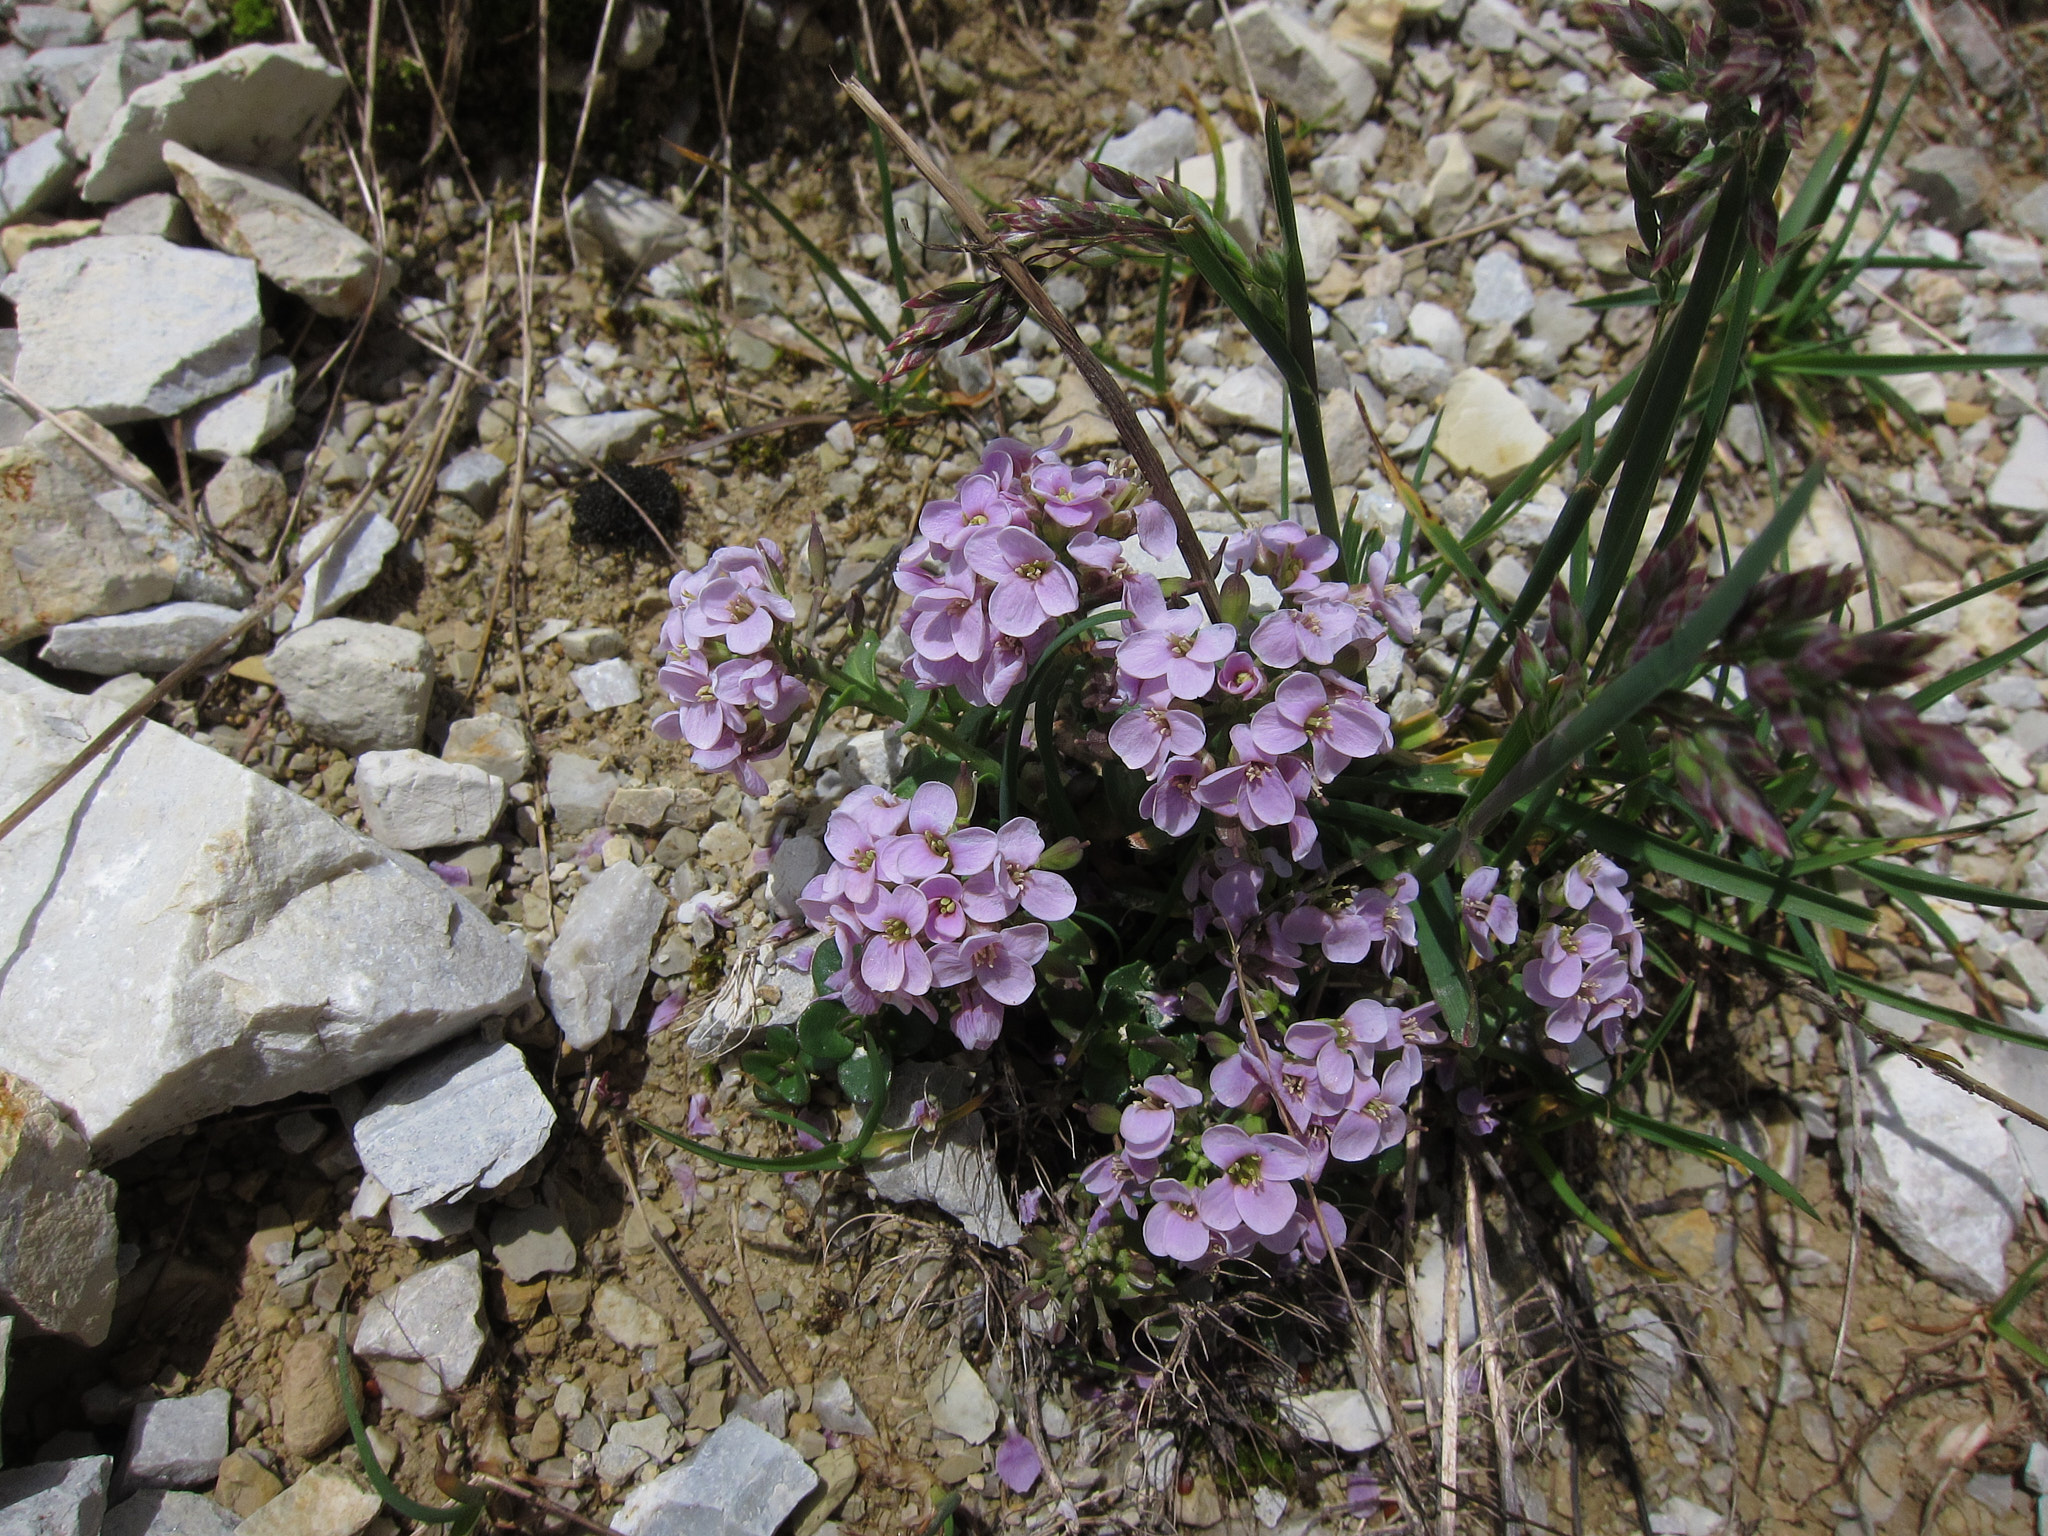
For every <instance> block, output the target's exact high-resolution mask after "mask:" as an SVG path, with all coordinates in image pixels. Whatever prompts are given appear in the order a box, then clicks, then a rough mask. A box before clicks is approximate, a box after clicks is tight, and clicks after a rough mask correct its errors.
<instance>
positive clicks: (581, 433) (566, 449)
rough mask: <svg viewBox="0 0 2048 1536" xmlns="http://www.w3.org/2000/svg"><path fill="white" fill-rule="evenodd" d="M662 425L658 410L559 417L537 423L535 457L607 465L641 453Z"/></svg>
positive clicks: (604, 412) (605, 412)
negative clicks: (642, 446)
mask: <svg viewBox="0 0 2048 1536" xmlns="http://www.w3.org/2000/svg"><path fill="white" fill-rule="evenodd" d="M660 422H661V412H659V411H603V412H599V413H598V414H596V415H592V416H557V417H556V418H555V419H554V420H553V421H538V422H535V423H534V438H533V447H534V453H535V456H536V458H539V459H542V460H560V461H566V462H569V463H576V464H581V463H584V462H590V463H599V464H601V463H604V462H605V461H606V460H609V459H619V458H625V457H626V456H627V455H629V454H633V453H636V452H638V451H639V448H640V445H641V444H642V443H644V442H645V441H646V440H647V434H648V433H650V432H652V431H653V430H654V429H655V427H656V426H658V425H659V424H660Z"/></svg>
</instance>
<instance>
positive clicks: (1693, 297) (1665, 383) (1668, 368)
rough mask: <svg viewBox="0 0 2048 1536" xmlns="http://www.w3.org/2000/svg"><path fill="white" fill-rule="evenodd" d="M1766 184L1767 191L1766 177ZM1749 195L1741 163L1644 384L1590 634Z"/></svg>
mask: <svg viewBox="0 0 2048 1536" xmlns="http://www.w3.org/2000/svg"><path fill="white" fill-rule="evenodd" d="M1765 190H1766V192H1768V190H1769V184H1768V183H1766V184H1765ZM1749 198H1750V172H1749V169H1748V167H1747V166H1746V165H1744V164H1742V163H1740V162H1738V163H1737V165H1736V167H1735V169H1734V170H1732V171H1731V172H1730V173H1729V175H1728V180H1727V182H1726V184H1725V185H1724V186H1723V187H1722V188H1721V191H1720V194H1719V197H1718V200H1717V205H1716V207H1715V210H1714V221H1713V223H1712V225H1711V226H1709V228H1708V230H1707V237H1706V240H1705V241H1704V242H1703V244H1702V245H1701V247H1700V254H1699V260H1698V263H1697V265H1696V266H1695V267H1694V268H1693V277H1692V289H1691V291H1690V292H1688V293H1687V294H1686V296H1685V302H1684V303H1683V304H1682V305H1680V306H1679V309H1678V313H1677V316H1676V318H1675V319H1674V320H1673V322H1672V325H1671V335H1670V345H1669V346H1668V347H1667V348H1666V350H1665V354H1664V363H1663V365H1662V366H1661V367H1660V368H1659V369H1658V370H1657V371H1656V372H1655V373H1653V374H1651V375H1650V376H1649V379H1648V382H1647V383H1646V385H1645V386H1644V388H1643V391H1642V392H1643V395H1644V406H1643V413H1642V418H1641V422H1640V425H1639V426H1638V428H1637V430H1636V432H1635V434H1634V438H1633V441H1632V442H1631V443H1630V444H1629V449H1628V457H1627V458H1626V459H1625V460H1624V461H1623V463H1622V466H1621V473H1620V475H1618V476H1617V477H1616V478H1615V482H1614V495H1613V496H1612V497H1611V498H1610V499H1609V501H1608V505H1607V523H1606V526H1605V527H1604V528H1603V529H1602V530H1601V533H1600V543H1599V546H1598V548H1597V549H1596V550H1595V552H1594V555H1593V574H1592V579H1591V581H1590V583H1589V584H1588V587H1587V592H1586V601H1585V603H1584V604H1583V606H1582V612H1583V614H1584V618H1585V624H1586V633H1587V635H1588V636H1589V637H1590V636H1594V635H1598V634H1599V633H1600V631H1601V630H1602V629H1603V628H1604V627H1605V626H1606V623H1607V615H1608V614H1609V613H1611V612H1612V611H1613V609H1614V604H1615V601H1616V600H1617V599H1618V598H1619V597H1620V596H1621V591H1622V588H1623V587H1624V586H1626V585H1627V583H1628V578H1629V568H1630V566H1631V564H1632V563H1633V562H1634V559H1635V553H1636V549H1637V546H1638V545H1639V544H1640V543H1641V542H1642V536H1643V525H1644V524H1645V522H1646V521H1647V520H1648V518H1649V514H1650V502H1651V499H1652V498H1653V497H1654V496H1655V495H1656V491H1657V482H1658V480H1659V479H1661V478H1662V476H1663V473H1664V464H1665V460H1666V459H1667V458H1668V457H1669V455H1670V452H1671V439H1672V435H1673V434H1674V433H1675V432H1676V431H1677V430H1678V418H1679V413H1680V410H1681V409H1682V407H1683V406H1684V403H1685V397H1686V395H1687V393H1688V392H1689V390H1690V388H1691V384H1692V375H1693V369H1694V367H1695V365H1696V364H1697V363H1698V360H1699V356H1700V350H1701V348H1702V347H1703V346H1704V345H1705V342H1706V339H1707V328H1708V326H1709V325H1710V324H1711V323H1712V321H1713V318H1714V312H1715V310H1717V309H1718V308H1719V307H1720V303H1721V290H1722V288H1723V287H1724V286H1725V285H1726V284H1727V281H1728V278H1729V276H1730V275H1731V274H1732V272H1733V271H1734V268H1735V264H1736V261H1737V259H1738V257H1739V255H1740V253H1741V250H1742V247H1743V238H1744V229H1745V227H1746V225H1745V221H1746V220H1747V218H1748V209H1749Z"/></svg>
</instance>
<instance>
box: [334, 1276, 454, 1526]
mask: <svg viewBox="0 0 2048 1536" xmlns="http://www.w3.org/2000/svg"><path fill="white" fill-rule="evenodd" d="M346 1324H347V1319H346V1317H344V1318H343V1327H342V1328H341V1330H340V1331H339V1332H338V1333H336V1334H335V1336H334V1371H335V1376H336V1378H337V1381H336V1385H337V1386H338V1388H339V1390H340V1392H341V1408H342V1412H343V1413H344V1414H346V1415H347V1417H348V1429H349V1435H350V1438H352V1439H353V1440H354V1441H355V1447H356V1459H357V1460H358V1461H360V1462H361V1463H362V1465H363V1475H364V1476H365V1477H367V1478H368V1479H369V1480H370V1486H371V1488H373V1489H375V1490H376V1494H377V1497H378V1498H380V1499H382V1500H383V1501H384V1502H385V1503H386V1504H387V1505H389V1506H390V1508H391V1509H392V1510H393V1511H394V1512H395V1513H397V1514H399V1515H401V1516H403V1517H404V1518H405V1519H407V1520H417V1521H418V1522H419V1523H420V1524H421V1525H446V1526H451V1527H453V1532H452V1536H468V1532H469V1531H471V1530H473V1529H474V1528H475V1526H476V1522H477V1517H478V1516H480V1515H481V1514H482V1513H483V1509H484V1499H483V1495H482V1494H481V1493H478V1494H477V1495H476V1497H475V1498H474V1499H471V1500H463V1501H462V1502H459V1503H456V1504H452V1505H443V1506H441V1507H440V1508H436V1507H435V1506H433V1505H431V1504H422V1503H420V1501H419V1500H417V1499H414V1498H409V1497H407V1496H406V1495H405V1494H404V1493H402V1492H400V1491H399V1487H398V1485H397V1484H396V1483H394V1482H392V1481H391V1477H390V1474H389V1473H387V1472H386V1471H385V1470H384V1463H383V1462H381V1461H379V1460H378V1459H377V1451H376V1448H375V1447H374V1446H372V1445H371V1444H370V1436H369V1434H368V1432H367V1431H366V1430H365V1429H364V1427H363V1405H362V1402H361V1399H360V1397H359V1395H358V1393H357V1391H356V1377H355V1372H354V1371H353V1370H352V1369H351V1368H350V1366H349V1359H348V1328H347V1326H346ZM471 1491H473V1490H471Z"/></svg>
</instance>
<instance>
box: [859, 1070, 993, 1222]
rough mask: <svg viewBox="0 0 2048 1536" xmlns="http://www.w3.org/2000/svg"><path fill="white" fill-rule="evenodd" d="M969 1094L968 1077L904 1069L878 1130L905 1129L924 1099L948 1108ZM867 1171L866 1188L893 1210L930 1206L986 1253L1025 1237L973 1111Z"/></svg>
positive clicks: (893, 1086)
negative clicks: (974, 1239) (975, 1240)
mask: <svg viewBox="0 0 2048 1536" xmlns="http://www.w3.org/2000/svg"><path fill="white" fill-rule="evenodd" d="M970 1092H971V1088H970V1085H969V1081H968V1078H967V1074H966V1073H964V1072H962V1071H961V1070H960V1069H959V1068H958V1067H951V1066H944V1065H938V1064H928V1063H927V1064H919V1065H915V1066H905V1067H903V1068H902V1069H901V1070H900V1071H898V1072H897V1074H896V1076H895V1078H894V1079H893V1081H892V1082H891V1083H890V1085H889V1103H888V1106H887V1107H886V1108H885V1109H884V1110H883V1112H882V1124H883V1126H884V1127H886V1128H888V1129H891V1130H901V1129H904V1128H906V1127H907V1126H909V1125H910V1123H911V1116H912V1115H913V1114H914V1113H916V1111H917V1107H918V1105H919V1104H920V1103H921V1102H922V1101H923V1100H925V1099H927V1098H931V1099H935V1100H936V1101H937V1102H938V1103H940V1104H942V1105H945V1106H946V1107H948V1108H952V1107H955V1106H957V1105H960V1104H963V1103H965V1102H966V1100H967V1099H968V1097H969V1095H970ZM866 1166H867V1174H868V1182H869V1184H870V1185H872V1186H873V1188H874V1191H875V1193H876V1194H877V1195H878V1196H880V1197H881V1198H882V1199H884V1200H889V1201H893V1202H895V1203H896V1204H898V1205H903V1204H907V1203H909V1202H911V1201H913V1200H925V1201H929V1202H930V1203H931V1204H933V1205H936V1206H937V1207H938V1208H939V1209H940V1210H942V1211H944V1212H946V1214H947V1215H949V1216H954V1217H957V1218H958V1219H959V1222H960V1225H961V1226H963V1227H965V1228H966V1229H967V1230H968V1231H969V1232H971V1233H972V1234H974V1236H976V1237H978V1238H980V1239H981V1240H982V1241H983V1242H985V1243H987V1244H989V1245H990V1246H992V1247H996V1248H1006V1247H1008V1246H1009V1245H1010V1244H1012V1243H1015V1242H1018V1241H1020V1240H1022V1238H1023V1236H1024V1229H1023V1227H1021V1226H1020V1225H1018V1222H1017V1212H1016V1208H1015V1206H1014V1205H1013V1204H1012V1203H1011V1199H1010V1195H1009V1192H1008V1191H1007V1190H1005V1189H1004V1187H1003V1181H1002V1178H1001V1176H1000V1175H999V1174H998V1173H997V1172H996V1156H995V1149H994V1148H993V1147H991V1146H990V1145H989V1144H988V1141H987V1139H986V1135H985V1128H984V1127H983V1124H982V1119H981V1112H980V1111H979V1110H975V1111H973V1112H971V1113H969V1114H965V1115H961V1116H959V1117H958V1118H957V1119H954V1120H951V1121H949V1122H948V1123H947V1125H946V1127H945V1129H944V1130H942V1131H940V1132H939V1134H938V1135H937V1136H918V1137H915V1138H913V1139H912V1141H911V1142H910V1144H909V1145H907V1146H906V1147H905V1148H904V1149H903V1150H902V1151H900V1152H891V1153H890V1154H889V1155H888V1156H886V1157H879V1158H874V1159H872V1160H870V1161H869V1162H868V1163H867V1165H866Z"/></svg>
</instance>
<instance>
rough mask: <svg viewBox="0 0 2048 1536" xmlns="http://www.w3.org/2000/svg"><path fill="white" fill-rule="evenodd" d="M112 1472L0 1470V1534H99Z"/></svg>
mask: <svg viewBox="0 0 2048 1536" xmlns="http://www.w3.org/2000/svg"><path fill="white" fill-rule="evenodd" d="M790 1454H791V1455H794V1454H795V1452H791V1453H790ZM113 1471H114V1460H113V1458H112V1457H111V1456H81V1457H80V1458H79V1459H78V1460H76V1461H41V1462H37V1463H36V1464H35V1465H33V1466H28V1467H17V1468H15V1469H14V1470H13V1471H12V1472H0V1536H99V1533H100V1522H101V1519H102V1517H103V1516H104V1515H105V1514H106V1510H107V1483H108V1481H109V1479H110V1478H111V1477H112V1475H113Z"/></svg>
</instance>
